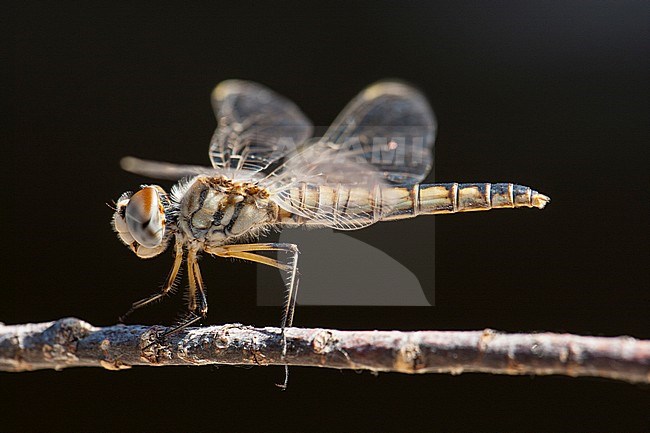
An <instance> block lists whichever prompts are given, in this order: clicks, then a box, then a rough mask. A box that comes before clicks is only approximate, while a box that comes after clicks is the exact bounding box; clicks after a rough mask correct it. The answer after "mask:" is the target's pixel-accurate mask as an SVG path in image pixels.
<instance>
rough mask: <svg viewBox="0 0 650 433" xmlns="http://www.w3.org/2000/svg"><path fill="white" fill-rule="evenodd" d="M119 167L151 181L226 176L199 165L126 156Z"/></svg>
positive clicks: (213, 169) (217, 170)
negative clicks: (200, 175) (204, 175)
mask: <svg viewBox="0 0 650 433" xmlns="http://www.w3.org/2000/svg"><path fill="white" fill-rule="evenodd" d="M120 166H121V167H122V169H123V170H125V171H128V172H129V173H134V174H139V175H141V176H146V177H150V178H153V179H168V180H178V179H181V178H183V177H191V176H196V175H198V174H207V175H211V176H216V175H219V174H226V172H225V171H224V170H220V169H216V168H212V167H203V166H200V165H181V164H172V163H170V162H161V161H150V160H146V159H140V158H135V157H133V156H126V157H124V158H122V159H121V160H120Z"/></svg>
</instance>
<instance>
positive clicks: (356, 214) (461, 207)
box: [277, 183, 550, 228]
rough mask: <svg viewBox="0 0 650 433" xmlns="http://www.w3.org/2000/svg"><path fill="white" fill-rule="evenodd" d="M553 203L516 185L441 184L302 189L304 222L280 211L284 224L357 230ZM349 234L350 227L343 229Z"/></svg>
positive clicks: (294, 195)
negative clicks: (382, 223)
mask: <svg viewBox="0 0 650 433" xmlns="http://www.w3.org/2000/svg"><path fill="white" fill-rule="evenodd" d="M549 200H550V199H549V198H548V197H547V196H545V195H543V194H540V193H538V192H537V191H535V190H532V189H531V188H529V187H527V186H522V185H515V184H512V183H437V184H416V185H402V186H399V185H398V186H380V187H375V188H373V189H369V188H364V187H353V186H346V185H340V186H338V187H336V188H333V187H330V186H312V185H303V186H302V187H296V188H293V189H292V190H291V192H290V200H289V202H290V204H291V206H292V207H294V208H296V209H304V212H303V213H304V214H305V216H304V217H303V216H300V215H296V214H293V213H290V212H286V211H280V213H279V215H278V221H277V222H279V223H282V224H309V225H311V224H314V225H323V224H324V223H326V224H325V225H330V226H332V225H339V224H341V225H342V224H346V225H350V227H347V228H354V226H355V225H359V226H364V225H368V224H370V223H372V222H377V221H389V220H397V219H404V218H412V217H415V216H418V215H434V214H445V213H456V212H470V211H482V210H490V209H498V208H518V207H536V208H539V209H541V208H543V207H544V206H545V205H546V203H548V201H549ZM344 228H346V227H344Z"/></svg>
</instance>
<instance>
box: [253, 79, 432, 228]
mask: <svg viewBox="0 0 650 433" xmlns="http://www.w3.org/2000/svg"><path fill="white" fill-rule="evenodd" d="M435 130H436V121H435V117H434V115H433V111H432V110H431V107H430V106H429V103H428V102H427V100H426V98H425V97H424V95H422V93H420V92H419V91H418V90H416V89H415V88H413V87H411V86H409V85H407V84H404V83H401V82H396V81H381V82H378V83H376V84H373V85H371V86H369V87H367V88H366V89H365V90H363V91H362V92H361V93H360V94H359V95H357V96H356V97H355V98H354V99H353V100H352V101H351V102H350V103H349V104H348V105H347V107H346V108H345V109H344V110H343V112H342V113H341V114H340V115H339V117H338V118H337V119H336V121H335V122H334V124H333V125H332V126H331V127H330V128H329V130H328V131H327V133H326V134H325V136H323V137H322V138H321V139H319V140H318V141H317V142H315V143H314V144H312V145H311V146H306V147H305V148H304V149H302V150H300V151H299V152H296V153H295V154H294V155H292V156H290V157H289V158H287V159H286V161H285V162H284V164H283V165H282V166H280V167H278V168H277V169H276V170H275V171H273V172H272V173H270V174H269V175H268V176H267V177H266V178H265V179H264V180H265V181H266V182H268V188H269V190H270V191H271V192H272V194H273V199H274V200H275V202H276V203H278V205H279V206H281V207H282V208H284V209H285V210H288V211H290V212H292V213H295V214H297V215H300V216H302V217H305V218H308V219H310V220H312V221H313V222H316V223H320V224H322V225H325V226H327V227H332V228H336V229H344V230H346V229H347V230H350V229H357V228H361V227H365V226H368V225H370V224H373V223H374V222H375V221H376V215H375V214H374V210H373V209H371V208H369V207H368V200H367V199H363V198H362V199H360V200H359V201H355V200H347V199H346V205H345V206H344V207H341V206H339V205H338V204H339V203H338V201H326V200H320V201H316V202H311V203H310V202H309V200H298V201H296V200H295V196H296V193H295V190H296V188H303V189H305V188H306V189H307V190H309V189H314V188H316V187H318V190H319V191H323V190H325V191H327V190H328V188H329V190H331V191H336V192H335V193H334V194H338V197H341V195H343V196H346V195H347V197H353V196H354V195H355V194H361V195H364V194H366V193H367V195H366V197H368V196H373V195H374V196H373V199H372V200H373V201H376V200H380V199H381V191H382V190H384V188H386V187H388V186H389V185H391V184H412V183H418V182H420V181H421V180H423V179H424V178H425V177H426V175H427V174H428V172H429V170H430V169H431V166H432V164H433V151H432V148H433V142H434V138H435ZM303 185H304V186H303ZM322 187H325V188H324V189H323V188H322ZM337 200H338V199H337ZM382 206H384V207H385V206H386V203H382Z"/></svg>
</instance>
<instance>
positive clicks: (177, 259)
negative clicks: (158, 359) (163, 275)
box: [119, 241, 183, 322]
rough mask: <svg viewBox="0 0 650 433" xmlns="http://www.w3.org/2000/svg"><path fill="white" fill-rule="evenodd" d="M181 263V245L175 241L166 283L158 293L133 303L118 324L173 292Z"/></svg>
mask: <svg viewBox="0 0 650 433" xmlns="http://www.w3.org/2000/svg"><path fill="white" fill-rule="evenodd" d="M182 262H183V244H182V243H181V242H178V241H177V242H176V243H175V247H174V264H173V266H172V270H171V272H169V276H168V277H167V281H166V282H165V285H164V286H163V288H162V289H161V290H160V292H158V293H154V294H153V295H151V296H148V297H146V298H144V299H140V300H139V301H137V302H134V303H133V304H132V305H131V308H130V309H129V311H127V312H126V313H125V314H124V315H123V316H122V317H120V319H119V320H120V322H123V321H124V319H126V318H127V317H128V316H129V315H130V314H131V313H133V312H134V311H135V310H137V309H139V308H142V307H144V306H146V305H149V304H151V303H152V302H156V301H158V300H160V299H162V298H163V297H165V296H166V295H168V294H169V293H170V292H172V291H173V290H174V282H175V281H176V277H177V276H178V271H179V270H180V268H181V263H182Z"/></svg>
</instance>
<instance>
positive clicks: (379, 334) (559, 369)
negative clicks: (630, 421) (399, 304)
mask: <svg viewBox="0 0 650 433" xmlns="http://www.w3.org/2000/svg"><path fill="white" fill-rule="evenodd" d="M166 330H167V328H165V327H161V326H154V327H150V326H141V325H133V326H126V325H116V326H110V327H105V328H96V327H93V326H92V325H90V324H88V323H86V322H84V321H81V320H79V319H75V318H66V319H61V320H57V321H55V322H47V323H35V324H24V325H12V326H5V325H0V370H2V371H12V372H20V371H30V370H39V369H55V370H61V369H64V368H69V367H103V368H106V369H109V370H120V369H124V368H130V367H131V366H136V365H148V366H165V365H207V364H230V365H292V366H312V367H327V368H337V369H354V370H371V371H386V372H398V373H450V374H460V373H463V372H482V373H493V374H509V375H514V374H529V375H549V374H559V375H566V376H594V377H603V378H609V379H616V380H621V381H626V382H632V383H649V382H650V341H644V340H637V339H634V338H632V337H584V336H578V335H571V334H552V333H536V334H506V333H500V332H496V331H493V330H490V329H485V330H482V331H416V332H401V331H339V330H334V329H301V328H289V329H287V330H286V337H287V349H288V350H287V355H286V358H285V359H283V358H282V338H281V335H280V330H279V329H278V328H253V327H250V326H244V325H240V324H231V325H223V326H210V327H202V328H189V329H186V330H183V331H181V332H178V333H177V334H174V335H171V336H168V337H166V338H165V339H164V341H161V340H160V339H159V338H158V336H159V335H162V333H164V332H165V331H166Z"/></svg>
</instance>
